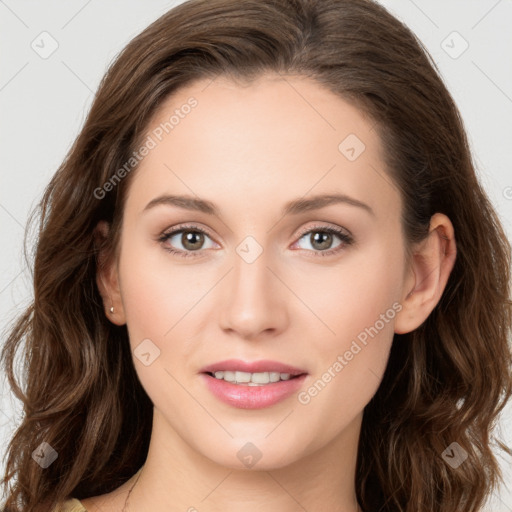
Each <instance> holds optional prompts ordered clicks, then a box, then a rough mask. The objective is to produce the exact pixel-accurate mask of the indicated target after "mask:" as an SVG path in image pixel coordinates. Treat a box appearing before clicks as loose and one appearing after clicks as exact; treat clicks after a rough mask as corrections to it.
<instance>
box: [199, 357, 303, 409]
mask: <svg viewBox="0 0 512 512" xmlns="http://www.w3.org/2000/svg"><path fill="white" fill-rule="evenodd" d="M223 370H228V371H237V370H238V371H242V372H249V373H256V372H278V373H289V374H290V375H291V376H292V377H291V378H290V379H289V380H283V381H278V382H271V383H269V384H265V385H264V386H246V385H244V384H232V383H230V382H226V381H224V380H221V379H216V378H215V377H212V376H211V375H209V373H215V372H217V371H223ZM306 376H307V372H305V371H304V370H301V369H299V368H295V367H294V366H290V365H287V364H282V363H279V362H277V361H268V360H261V361H254V362H252V363H248V362H244V361H241V360H239V359H229V360H226V361H220V362H218V363H214V364H212V365H209V366H205V367H204V368H203V369H202V370H201V378H202V379H203V380H204V382H205V384H206V386H207V387H208V389H209V390H210V392H211V393H212V394H213V395H214V396H216V397H217V398H218V399H219V400H221V401H222V402H224V403H226V404H228V405H231V406H233V407H238V408H240V409H262V408H264V407H270V406H271V405H274V404H276V403H278V402H280V401H282V400H284V399H286V398H288V397H289V396H291V395H293V394H294V393H295V392H297V391H298V390H299V389H300V387H301V386H302V383H303V382H304V379H305V378H306Z"/></svg>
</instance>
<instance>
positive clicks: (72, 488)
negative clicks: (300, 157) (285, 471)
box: [1, 0, 512, 512]
mask: <svg viewBox="0 0 512 512" xmlns="http://www.w3.org/2000/svg"><path fill="white" fill-rule="evenodd" d="M265 72H277V73H280V74H282V75H283V76H284V75H285V74H294V75H302V76H305V77H311V78H313V79H314V80H316V81H317V82H318V83H320V84H322V85H324V86H326V87H327V88H328V89H329V90H331V91H333V92H334V93H336V94H338V95H339V96H340V97H341V98H343V99H345V100H346V101H349V102H351V103H352V104H353V105H355V106H357V107H358V108H360V109H361V110H362V111H364V112H365V113H366V114H368V115H369V116H370V118H371V119H373V120H374V122H375V123H376V124H375V129H376V130H378V133H379V135H380V137H381V140H382V142H383V147H384V148H385V150H386V155H385V164H386V172H387V173H388V174H389V176H390V178H391V179H392V180H393V182H394V183H395V184H396V186H398V187H399V189H400V191H401V194H402V197H403V212H402V222H403V227H404V233H405V236H406V242H407V244H408V247H410V244H412V243H414V242H417V241H419V240H421V239H422V238H423V237H424V236H425V235H426V234H427V232H428V226H429V220H430V218H431V216H432V215H433V214H434V213H436V212H441V213H444V214H446V215H447V216H448V217H449V218H450V220H451V221H452V224H453V226H454V229H455V236H456V240H457V259H456V262H455V266H454V268H453V270H452V273H451V275H450V278H449V281H448V283H447V286H446V288H445V291H444V293H443V296H442V297H441V299H440V302H439V303H438V305H437V306H436V308H435V309H434V311H433V312H432V313H431V315H430V316H429V317H428V319H427V320H426V321H425V322H424V323H423V324H422V325H421V326H420V327H419V328H418V329H416V330H414V331H413V332H411V333H409V334H401V335H395V337H394V340H393V345H392V349H391V354H390V359H389V363H388V367H387V370H386V372H385V375H384V377H383V381H382V383H381V386H380V387H379V389H378V391H377V393H376V394H375V396H374V398H373V399H372V400H371V402H370V403H369V404H368V405H367V407H366V408H365V411H364V417H363V424H362V431H361V437H360V445H359V454H358V461H357V471H356V482H355V485H356V490H357V496H358V500H359V503H360V504H361V506H362V508H363V510H365V511H368V512H370V511H371V512H377V511H389V512H391V511H403V512H405V511H407V512H418V510H422V511H436V512H455V511H458V512H460V511H461V510H464V511H467V512H475V511H477V510H479V508H480V507H481V506H482V504H483V503H484V501H485V499H486V497H487V496H488V495H489V493H490V492H491V490H492V489H494V488H495V486H496V485H497V484H498V483H499V481H500V478H501V474H500V470H499V465H498V462H497V459H496V457H495V455H494V454H493V451H492V450H491V446H492V441H493V439H494V437H493V436H491V433H492V431H493V429H494V426H495V422H496V420H497V418H498V415H499V413H500V412H501V410H502V408H503V407H504V405H505V404H506V402H507V400H508V399H509V397H510V396H511V394H512V377H511V368H512V364H511V363H512V355H511V348H510V346H509V344H508V336H509V334H510V330H511V308H510V306H511V302H510V300H509V297H510V289H509V280H510V279H509V278H510V245H509V243H508V241H507V239H506V237H505V234H504V231H503V229H502V226H501V225H500V222H499V219H498V217H497V215H496V213H495V211H494V210H493V207H492V206H491V204H490V202H489V200H488V198H487V196H486V194H485V192H484V190H483V189H482V186H481V185H480V183H479V181H478V179H477V176H476V173H475V166H474V164H473V161H472V156H471V153H470V149H469V146H468V141H467V138H466V134H465V131H464V126H463V122H462V120H461V117H460V114H459V112H458V110H457V108H456V106H455V104H454V101H453V99H452V98H451V96H450V94H449V92H448V91H447V89H446V87H445V85H444V84H443V82H442V80H441V78H440V76H439V74H438V71H437V68H436V65H435V63H434V62H433V61H432V59H431V57H430V56H429V54H428V52H427V51H426V50H425V49H424V47H423V46H422V44H421V42H420V41H419V40H418V39H417V38H416V37H415V36H414V34H413V33H412V32H411V31H410V30H409V29H408V28H407V27H406V26H405V25H403V24H402V23H401V22H400V21H398V20H397V19H396V18H394V17H393V16H392V15H390V14H389V13H388V11H386V9H384V8H383V7H382V6H380V5H379V4H377V3H375V2H373V1H371V0H243V1H240V0H190V1H188V2H185V3H183V4H180V5H179V6H177V7H175V8H173V9H172V10H170V11H169V12H168V13H166V14H165V15H163V16H162V17H161V18H159V19H158V20H157V21H155V22H154V23H152V24H151V25H150V26H149V27H148V28H147V29H146V30H144V31H143V32H142V33H141V34H140V35H139V36H137V37H136V38H135V39H134V40H133V41H132V42H130V43H129V44H128V46H127V47H126V48H125V49H124V50H123V51H122V52H121V54H120V55H119V56H118V57H117V58H116V60H115V62H114V63H113V64H112V65H111V67H110V68H109V70H108V72H107V74H106V76H105V77H104V79H103V81H102V82H101V85H100V87H99V90H98V93H97V95H96V98H95V100H94V103H93V105H92V108H91V110H90V112H89V115H88V117H87V119H86V122H85V125H84V127H83V129H82V131H81V133H80V135H79V136H78V138H77V139H76V141H75V143H74V145H73V147H72V148H71V150H70V151H69V153H68V155H67V156H66V158H65V160H64V162H63V163H62V165H61V166H60V168H59V169H58V171H57V173H56V174H55V176H54V177H53V179H52V180H51V182H50V184H49V186H48V187H47V189H46V191H45V193H44V196H43V198H42V200H41V203H40V205H39V209H38V211H37V212H38V213H39V218H40V222H39V232H38V240H37V247H36V252H35V259H34V300H33V303H32V304H31V305H30V307H29V308H28V309H27V310H26V311H25V312H24V313H23V314H22V315H21V317H20V318H19V319H18V320H17V323H15V324H14V326H13V327H12V328H11V329H10V331H9V335H8V337H7V340H6V343H5V345H4V347H3V350H2V355H1V356H2V364H4V365H5V369H6V371H7V375H8V378H9V382H10V385H11V386H12V388H13V391H14V394H15V395H16V396H17V397H18V398H19V399H20V400H21V401H22V403H23V419H22V422H21V424H20V425H19V427H18V428H17V430H16V432H15V434H14V436H13V438H12V440H11V442H10V444H9V447H8V461H7V466H6V472H5V476H4V478H3V484H4V487H5V488H6V490H8V499H7V501H6V503H5V510H6V511H7V512H19V511H23V512H32V511H33V510H38V505H39V508H41V507H40V504H41V503H43V504H44V505H45V506H46V505H47V506H48V507H49V508H51V507H53V506H54V505H55V504H57V503H58V502H61V501H63V500H64V499H66V498H68V497H69V496H73V497H75V498H78V499H81V498H85V497H89V496H96V495H99V494H104V493H106V492H110V491H112V490H113V489H115V488H117V487H118V486H119V485H121V484H122V483H124V482H125V481H126V480H127V479H128V478H129V477H131V476H132V475H133V474H134V473H135V472H136V471H137V470H138V469H139V468H140V466H141V465H142V464H143V463H144V461H145V458H146V456H147V450H148V446H149V439H150V435H151V426H152V410H153V409H152V403H151V401H150V399H149V397H148V396H147V394H146V393H145V391H144V389H143V388H142V386H141V384H140V382H139V381H138V378H137V375H136V372H135V369H134V365H133V361H132V356H131V352H130V345H129V341H128V335H127V330H126V327H124V326H123V327H117V326H115V325H113V324H112V323H110V322H109V321H108V320H107V319H106V317H105V314H104V307H103V304H102V300H101V297H100V295H99V292H98V289H97V286H96V283H95V277H96V270H97V265H98V263H97V256H98V250H99V248H98V247H97V246H95V243H94V238H93V230H94V228H95V226H96V224H97V223H98V221H100V220H106V221H108V222H109V223H111V225H112V230H111V233H112V235H111V238H109V239H107V240H106V242H105V243H106V244H107V246H106V247H107V248H109V249H110V250H111V251H115V249H116V247H117V245H116V244H117V242H118V236H117V235H118V233H119V226H120V222H121V219H122V214H123V202H124V198H125V196H126V190H127V186H128V184H129V183H130V181H131V178H132V176H133V174H134V173H135V172H136V170H133V171H131V172H130V173H128V174H127V176H126V177H124V178H123V179H122V180H120V182H119V183H118V184H116V186H115V187H112V190H110V191H108V192H107V193H105V197H102V198H99V197H98V195H99V194H98V189H100V188H101V187H103V185H104V184H105V183H106V182H108V181H109V180H111V179H112V177H113V176H115V175H116V172H118V170H119V169H120V168H122V167H123V165H124V164H125V163H126V162H127V161H128V160H129V158H130V156H131V154H132V152H133V151H134V150H135V149H136V148H137V145H138V144H139V143H140V140H141V137H142V136H143V133H144V130H145V129H147V125H148V120H149V119H150V118H151V116H152V114H154V113H155V111H156V109H158V107H159V106H160V105H161V104H162V102H163V100H164V99H166V98H167V97H168V96H169V95H170V94H171V93H172V92H174V91H176V90H177V89H178V88H181V87H183V86H185V85H186V84H189V83H191V82H192V81H194V80H196V79H199V78H208V77H211V78H215V77H216V76H220V75H224V76H230V77H233V78H236V79H244V80H251V79H252V78H255V77H258V76H259V75H261V74H262V73H265ZM103 190H104V189H103ZM33 218H34V217H33ZM21 342H24V343H25V347H24V353H23V358H24V359H23V362H24V368H23V370H24V373H23V378H24V382H23V384H22V385H19V384H18V383H17V381H16V380H15V376H14V370H15V368H14V358H15V354H16V352H17V350H18V347H19V345H20V343H21ZM42 442H46V443H48V445H50V446H51V447H52V448H53V449H54V450H55V451H56V452H57V454H58V457H57V458H56V460H54V461H53V463H51V464H50V465H49V466H48V467H47V468H45V469H42V468H41V467H40V465H39V464H37V463H36V462H35V461H34V460H33V458H32V453H33V452H34V450H36V448H38V447H39V446H40V445H41V443H42ZM453 442H456V443H458V445H460V446H461V447H462V448H463V449H464V450H465V451H466V452H467V453H468V458H467V460H466V461H465V462H464V463H463V464H461V465H460V466H459V467H458V468H456V469H454V468H452V467H450V465H448V464H447V462H446V461H445V460H444V458H443V457H442V456H441V454H442V452H443V451H444V450H445V449H446V448H447V447H449V446H450V445H451V443H453ZM499 445H500V446H501V448H503V449H505V450H507V452H508V453H512V452H510V450H509V448H508V447H507V446H505V445H504V444H503V443H501V442H499ZM9 482H11V485H10V488H9V489H7V487H8V484H9Z"/></svg>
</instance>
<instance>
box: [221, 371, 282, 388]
mask: <svg viewBox="0 0 512 512" xmlns="http://www.w3.org/2000/svg"><path fill="white" fill-rule="evenodd" d="M215 378H216V379H221V380H225V381H227V382H232V383H233V384H247V385H248V386H263V385H265V384H268V383H269V382H278V381H280V380H289V379H290V374H289V373H279V372H257V373H249V372H239V371H235V372H233V371H229V370H225V371H218V372H215Z"/></svg>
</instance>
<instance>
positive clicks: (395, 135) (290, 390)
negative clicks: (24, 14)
mask: <svg viewBox="0 0 512 512" xmlns="http://www.w3.org/2000/svg"><path fill="white" fill-rule="evenodd" d="M41 215H42V221H41V225H40V232H39V239H38V245H37V252H36V256H35V270H34V293H35V298H34V302H33V304H32V305H31V307H30V308H29V309H28V310H27V311H26V312H25V314H24V315H23V316H22V317H21V318H20V320H19V322H18V323H17V325H16V327H15V328H14V330H13V331H12V333H11V335H10V337H9V339H8V340H7V343H6V345H5V347H4V350H3V354H2V355H3V360H4V364H5V366H6V369H7V371H8V375H9V379H10V382H11V385H12V387H13V389H14V392H15V393H16V396H18V397H19V398H20V399H22V400H23V402H24V404H25V417H24V419H23V422H22V424H21V425H20V426H19V428H18V430H17V431H16V433H15V436H14V437H13V439H12V442H11V444H10V446H9V458H8V461H7V470H6V474H5V477H4V484H7V483H8V482H10V481H13V477H16V482H13V485H12V490H11V492H10V494H9V496H8V500H7V502H6V504H5V510H6V511H9V512H11V511H12V512H14V511H21V510H23V511H26V512H31V511H35V510H37V511H39V510H44V511H46V510H55V511H59V510H66V511H83V510H88V511H89V512H91V511H110V510H116V511H118V510H125V511H128V510H129V511H143V510H155V511H157V510H188V511H189V512H192V511H203V510H211V511H213V510H228V511H229V510H240V509H242V508H243V510H245V511H255V510H261V509H262V508H263V507H265V508H267V509H268V510H280V511H295V510H332V511H340V512H341V511H356V510H357V511H368V512H369V511H372V512H373V511H404V512H405V511H407V512H412V511H415V512H416V511H418V510H435V511H439V512H448V511H453V512H455V511H461V510H464V511H468V512H469V511H471V512H473V511H477V510H479V509H480V507H481V506H482V504H483V503H484V501H485V499H486V497H487V496H488V494H489V492H490V491H491V490H492V489H493V488H494V486H495V485H496V484H497V483H498V481H499V478H500V473H499V467H498V464H497V460H496V457H495V454H494V453H493V452H492V450H491V443H490V441H491V439H490V434H491V433H492V427H493V424H494V422H495V420H496V418H497V416H498V414H499V412H500V411H501V410H502V408H503V406H504V405H505V403H506V402H507V400H508V399H509V398H510V395H511V393H512V380H511V373H510V368H511V360H512V359H511V350H510V346H509V345H508V344H507V339H508V335H509V333H510V327H511V318H510V302H509V285H508V283H509V265H510V246H509V243H508V241H507V239H506V237H505V235H504V232H503V229H502V227H501V225H500V223H499V221H498V218H497V216H496V213H495V212H494V210H493V208H492V206H491V204H490V202H489V200H488V198H487V196H486V195H485V193H484V191H483V189H482V187H481V185H480V184H479V182H478V179H477V177H476V175H475V170H474V167H473V164H472V160H471V154H470V150H469V148H468V143H467V139H466V135H465V132H464V129H463V125H462V122H461V120H460V117H459V114H458V111H457V108H456V106H455V105H454V103H453V100H452V99H451V97H450V95H449V93H448V91H447V90H446V87H445V86H444V84H443V83H442V81H441V79H440V77H439V75H438V74H437V72H436V70H435V66H434V64H433V63H432V61H431V60H430V57H429V56H428V54H427V52H426V51H425V50H424V49H423V48H422V46H421V44H420V43H419V41H418V40H417V39H416V38H415V36H414V35H413V34H412V33H411V31H410V30H409V29H407V28H406V27H405V26H404V25H403V24H401V23H400V22H399V21H397V20H396V19H395V18H394V17H392V16H391V15H390V14H389V13H388V12H387V11H386V10H385V9H384V8H383V7H381V6H379V5H378V4H376V3H373V2H371V1H369V0H356V1H354V0H350V1H348V0H346V1H345V0H337V1H334V0H333V1H327V0H325V1H311V0H280V1H277V2H276V1H259V0H258V1H244V2H238V1H234V0H216V1H213V2H212V1H208V2H207V1H204V0H191V1H189V2H185V3H184V4H181V5H179V6H178V7H176V8H174V9H172V10H171V11H169V12H168V13H167V14H165V15H164V16H162V17H161V18H160V19H159V20H157V21H156V22H154V23H153V24H152V25H151V26H150V27H148V28H147V29H146V30H145V31H144V32H143V33H142V34H140V35H139V36H138V37H136V38H135V39H134V40H133V41H132V42H131V43H130V44H129V45H128V46H127V47H126V48H125V50H124V51H123V52H122V53H121V55H120V56H119V57H118V58H117V60H116V62H115V63H114V64H113V65H112V67H111V68H110V70H109V71H108V73H107V75H106V77H105V79H104V80H103V82H102V84H101V86H100V89H99V91H98V93H97V96H96V98H95V100H94V104H93V106H92V108H91V111H90V113H89V116H88V118H87V120H86V123H85V126H84V127H83V130H82V132H81V133H80V135H79V137H78V138H77V140H76V142H75V144H74V146H73V148H72V149H71V151H70V153H69V155H68V157H67V158H66V160H65V161H64V163H63V164H62V166H61V167H60V169H59V170H58V172H57V173H56V175H55V177H54V178H53V179H52V181H51V183H50V185H49V186H48V188H47V190H46V193H45V195H44V198H43V200H42V203H41ZM22 340H23V341H24V342H25V343H26V344H27V348H26V350H27V370H26V371H27V386H26V389H25V390H23V391H22V390H21V389H19V388H18V387H17V385H16V382H15V379H14V375H13V368H12V366H13V360H14V355H15V351H16V348H17V347H18V345H19V344H20V342H21V341H22ZM502 447H503V448H504V449H505V450H507V451H508V452H509V453H511V452H510V450H509V448H508V447H506V446H502Z"/></svg>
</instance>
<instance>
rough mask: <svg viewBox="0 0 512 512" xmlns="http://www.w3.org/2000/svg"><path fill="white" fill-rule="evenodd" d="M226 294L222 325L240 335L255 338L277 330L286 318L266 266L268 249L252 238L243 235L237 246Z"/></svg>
mask: <svg viewBox="0 0 512 512" xmlns="http://www.w3.org/2000/svg"><path fill="white" fill-rule="evenodd" d="M235 252H236V253H235V254H234V258H233V267H234V268H233V270H232V272H230V276H229V277H228V283H229V284H228V294H227V300H226V304H225V306H224V307H222V308H221V309H222V326H223V327H224V328H227V329H232V330H234V331H237V332H238V333H239V334H240V335H241V336H243V337H256V336H258V335H260V334H261V333H262V332H263V331H266V330H279V329H281V328H282V327H283V322H284V321H285V316H286V315H285V311H284V309H283V308H284V304H285V300H283V297H282V290H281V291H280V290H279V287H280V286H281V288H282V285H280V283H279V282H278V280H277V279H276V277H275V276H274V274H273V272H272V271H271V270H270V269H269V268H268V267H272V254H271V251H269V250H266V249H264V247H263V245H262V244H260V243H259V242H258V241H257V240H256V239H255V238H254V237H246V238H245V239H244V240H243V241H242V242H241V243H240V244H239V245H238V246H237V247H236V248H235Z"/></svg>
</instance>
